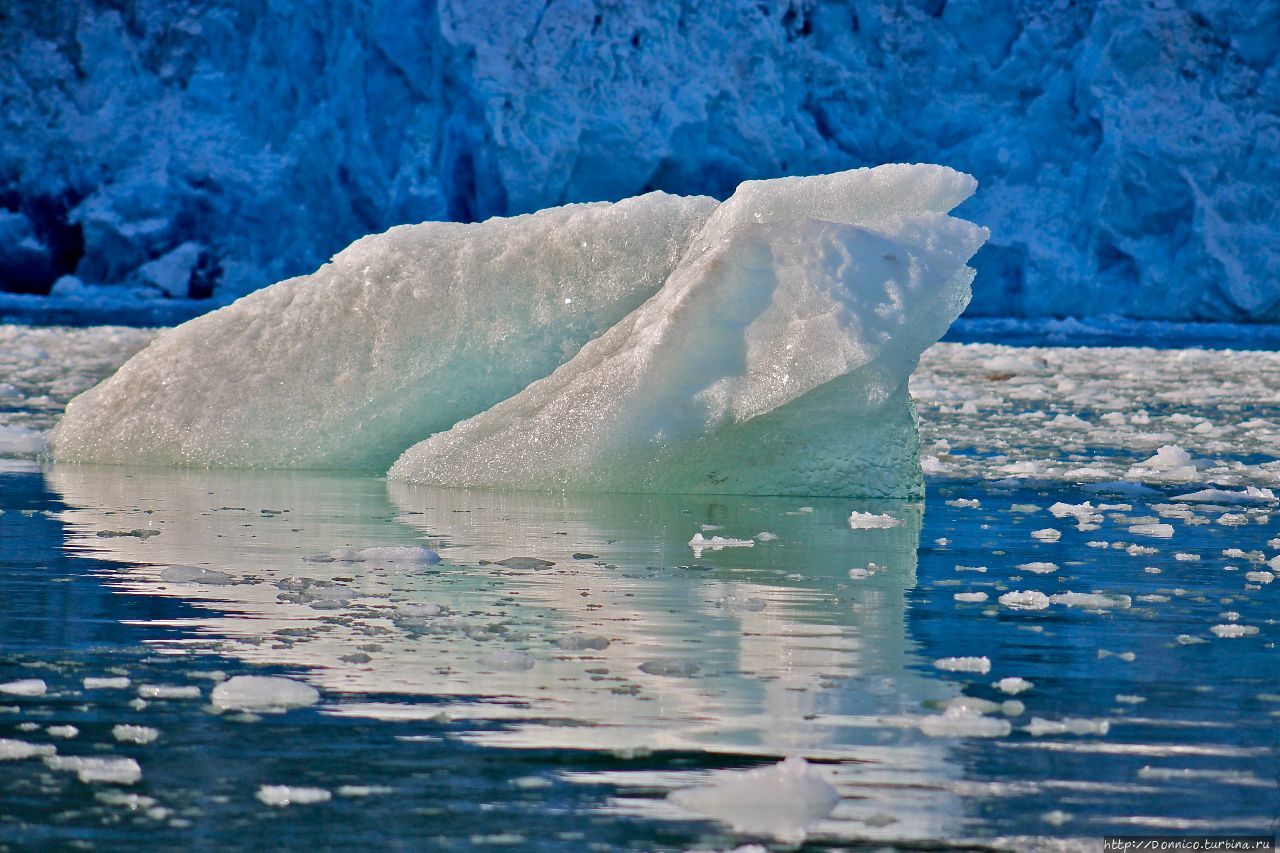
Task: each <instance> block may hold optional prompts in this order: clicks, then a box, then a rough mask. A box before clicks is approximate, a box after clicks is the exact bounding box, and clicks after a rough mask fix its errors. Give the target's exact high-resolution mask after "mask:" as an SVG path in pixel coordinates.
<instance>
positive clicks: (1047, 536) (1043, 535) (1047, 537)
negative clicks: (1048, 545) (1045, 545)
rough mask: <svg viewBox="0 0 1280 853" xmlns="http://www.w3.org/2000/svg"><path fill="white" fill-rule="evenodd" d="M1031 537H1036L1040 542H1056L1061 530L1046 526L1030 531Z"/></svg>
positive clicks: (1060, 535)
mask: <svg viewBox="0 0 1280 853" xmlns="http://www.w3.org/2000/svg"><path fill="white" fill-rule="evenodd" d="M1031 538H1032V539H1038V540H1040V541H1041V542H1057V541H1058V540H1059V539H1061V538H1062V531H1061V530H1054V529H1053V528H1052V527H1046V528H1044V529H1043V530H1033V531H1031Z"/></svg>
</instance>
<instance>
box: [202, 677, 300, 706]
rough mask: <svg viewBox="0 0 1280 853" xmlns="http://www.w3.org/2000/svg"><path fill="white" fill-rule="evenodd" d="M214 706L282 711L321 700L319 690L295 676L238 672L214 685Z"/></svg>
mask: <svg viewBox="0 0 1280 853" xmlns="http://www.w3.org/2000/svg"><path fill="white" fill-rule="evenodd" d="M210 698H211V700H212V702H213V705H214V707H215V708H220V709H222V710H224V711H254V712H258V713H261V712H280V711H287V710H289V709H290V708H302V707H305V706H307V705H314V704H316V703H317V702H319V701H320V691H318V690H316V689H315V688H314V687H312V686H311V685H309V684H303V683H302V682H301V681H295V680H294V679H292V678H281V677H279V676H273V675H237V676H234V677H232V678H228V679H227V680H226V681H224V682H222V683H221V684H219V685H217V686H216V687H214V688H213V694H212V696H211V697H210Z"/></svg>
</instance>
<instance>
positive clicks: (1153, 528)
mask: <svg viewBox="0 0 1280 853" xmlns="http://www.w3.org/2000/svg"><path fill="white" fill-rule="evenodd" d="M1129 532H1130V533H1132V534H1134V535H1136V536H1152V537H1155V538H1156V539H1168V538H1170V537H1171V536H1173V525H1172V524H1131V525H1129Z"/></svg>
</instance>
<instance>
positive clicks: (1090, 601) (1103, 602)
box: [1049, 592, 1133, 610]
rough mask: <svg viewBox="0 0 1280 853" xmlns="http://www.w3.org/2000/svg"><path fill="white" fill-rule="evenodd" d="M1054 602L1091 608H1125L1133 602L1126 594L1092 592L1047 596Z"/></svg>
mask: <svg viewBox="0 0 1280 853" xmlns="http://www.w3.org/2000/svg"><path fill="white" fill-rule="evenodd" d="M1049 600H1050V601H1051V602H1053V603H1054V604H1065V605H1066V606H1067V607H1087V608H1091V609H1097V610H1101V609H1105V608H1116V609H1121V610H1123V609H1125V608H1127V607H1129V606H1131V605H1132V604H1133V600H1132V599H1131V598H1130V597H1129V596H1127V595H1119V594H1116V595H1108V594H1105V593H1094V592H1059V593H1057V594H1055V595H1051V596H1049Z"/></svg>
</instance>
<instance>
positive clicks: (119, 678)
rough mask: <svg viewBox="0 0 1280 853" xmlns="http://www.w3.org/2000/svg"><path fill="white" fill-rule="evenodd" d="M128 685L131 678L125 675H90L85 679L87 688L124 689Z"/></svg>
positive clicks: (85, 687)
mask: <svg viewBox="0 0 1280 853" xmlns="http://www.w3.org/2000/svg"><path fill="white" fill-rule="evenodd" d="M128 686H129V679H128V678H127V677H126V676H123V675H106V676H92V675H90V676H87V677H86V678H85V679H84V689H85V690H123V689H124V688H126V687H128Z"/></svg>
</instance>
